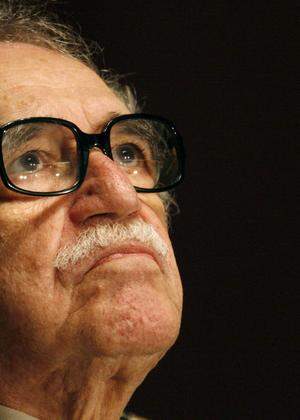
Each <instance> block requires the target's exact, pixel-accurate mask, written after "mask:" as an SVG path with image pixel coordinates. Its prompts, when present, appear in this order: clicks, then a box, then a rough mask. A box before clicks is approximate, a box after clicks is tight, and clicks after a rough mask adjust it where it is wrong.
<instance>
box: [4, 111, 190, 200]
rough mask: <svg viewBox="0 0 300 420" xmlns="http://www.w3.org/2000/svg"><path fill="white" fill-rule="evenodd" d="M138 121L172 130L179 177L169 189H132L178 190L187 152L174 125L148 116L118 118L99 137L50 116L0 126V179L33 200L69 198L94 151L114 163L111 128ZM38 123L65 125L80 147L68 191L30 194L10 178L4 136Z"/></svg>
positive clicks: (140, 189)
mask: <svg viewBox="0 0 300 420" xmlns="http://www.w3.org/2000/svg"><path fill="white" fill-rule="evenodd" d="M138 119H146V120H156V121H160V122H162V123H164V124H166V125H167V126H168V127H169V128H171V130H172V131H173V133H174V135H175V137H174V138H175V139H176V143H175V145H174V147H175V148H176V152H177V158H178V165H179V176H178V179H177V180H176V181H175V182H174V183H173V184H171V185H169V186H168V187H162V188H149V189H148V188H147V189H146V188H141V187H136V186H134V185H133V187H134V189H135V190H136V191H137V192H141V193H159V192H164V191H169V190H171V189H173V188H175V187H177V185H179V184H180V183H181V182H182V181H183V180H184V175H185V156H186V155H185V149H184V145H183V140H182V137H181V135H180V133H179V132H178V130H177V128H176V127H175V125H174V123H173V122H172V121H170V120H168V119H167V118H164V117H161V116H158V115H153V114H147V113H134V114H123V115H118V116H116V117H114V118H112V119H111V120H110V121H108V122H107V123H106V124H105V125H104V128H103V129H102V131H101V132H100V133H85V132H84V131H82V130H81V129H80V128H79V127H78V126H77V125H76V124H75V123H73V122H72V121H68V120H65V119H63V118H56V117H47V116H41V117H28V118H21V119H17V120H13V121H10V122H7V123H5V124H4V125H2V126H0V177H1V180H2V182H3V184H4V185H5V187H7V188H8V189H10V190H12V191H15V192H18V193H21V194H24V195H30V196H36V197H53V196H60V195H66V194H69V193H72V192H74V191H76V190H78V189H79V188H80V186H81V185H82V183H83V182H84V180H85V176H86V172H87V168H88V162H89V152H90V150H91V149H92V148H93V147H98V148H99V149H100V150H101V151H102V152H103V153H104V155H106V156H108V157H109V158H110V159H111V160H112V161H113V162H114V159H113V156H112V152H111V145H110V131H111V128H112V127H113V126H114V125H115V124H116V123H118V122H119V121H124V120H138ZM35 122H45V123H50V124H58V125H62V126H64V127H67V128H69V129H70V130H71V131H72V133H73V134H74V137H75V140H76V143H77V150H78V151H79V153H80V158H81V159H80V162H79V165H78V166H79V173H78V181H77V182H76V183H75V184H74V185H73V186H72V187H71V188H66V189H64V190H61V191H57V192H48V193H47V192H35V191H27V190H23V189H22V188H19V187H17V186H15V185H14V184H13V183H12V182H11V181H10V179H9V178H8V176H7V173H6V169H5V165H4V161H3V154H2V141H3V136H4V134H5V131H6V130H7V129H10V128H12V127H14V126H17V125H21V124H30V123H35ZM93 139H94V140H96V139H97V142H94V143H92V140H93ZM100 140H101V141H102V143H100Z"/></svg>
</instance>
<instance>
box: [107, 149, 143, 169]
mask: <svg viewBox="0 0 300 420" xmlns="http://www.w3.org/2000/svg"><path fill="white" fill-rule="evenodd" d="M113 155H114V160H115V161H117V162H118V163H119V164H121V165H127V166H128V165H134V164H137V163H138V161H139V160H141V159H143V154H142V151H141V150H140V148H139V147H137V146H136V145H134V144H122V145H120V146H118V147H116V148H115V149H114V153H113Z"/></svg>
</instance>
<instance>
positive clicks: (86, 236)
mask: <svg viewBox="0 0 300 420" xmlns="http://www.w3.org/2000/svg"><path fill="white" fill-rule="evenodd" d="M129 241H138V242H141V243H143V244H145V245H147V246H149V247H151V248H153V249H154V251H156V252H157V253H158V254H159V255H161V256H162V257H165V256H166V255H167V253H168V247H167V245H166V243H165V241H164V240H163V239H162V238H161V237H160V235H159V234H158V233H157V232H156V230H155V229H154V228H153V226H152V225H150V224H148V223H145V222H143V221H141V220H133V221H131V222H129V223H126V224H125V223H119V222H117V223H105V224H99V225H97V226H92V227H89V228H87V229H86V230H85V231H84V232H82V233H81V234H80V235H79V237H78V239H77V242H76V243H75V244H73V245H70V246H66V247H64V248H62V249H60V250H59V251H58V253H57V256H56V259H55V262H54V267H55V268H57V269H58V270H63V269H65V268H67V267H69V266H72V265H74V264H76V263H77V262H78V261H80V260H82V259H83V258H85V257H86V256H88V255H89V254H91V253H92V252H93V250H95V249H96V248H106V247H111V246H114V245H120V244H121V243H122V242H129Z"/></svg>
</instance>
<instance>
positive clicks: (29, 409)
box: [0, 1, 183, 419]
mask: <svg viewBox="0 0 300 420" xmlns="http://www.w3.org/2000/svg"><path fill="white" fill-rule="evenodd" d="M26 5H27V3H26ZM0 26H1V29H0V59H1V66H0V80H1V85H0V118H1V128H0V170H1V181H0V241H1V244H0V262H1V263H0V314H1V315H0V322H1V328H0V404H1V407H0V413H1V414H0V418H1V419H2V418H3V419H4V418H15V419H26V418H39V419H71V418H72V419H118V418H120V417H121V416H122V413H123V410H124V407H125V406H126V404H127V403H128V400H129V399H130V397H131V395H132V394H133V392H134V391H135V389H136V388H137V387H138V386H139V385H140V383H141V382H142V381H143V380H144V378H145V376H146V375H147V373H148V372H149V371H150V370H151V369H152V368H153V367H154V366H155V365H156V364H157V362H158V361H159V360H160V358H161V357H162V356H163V355H164V354H165V352H166V351H167V350H168V349H169V347H170V346H171V345H172V344H173V343H174V341H175V339H176V337H177V335H178V331H179V326H180V318H181V307H182V289H181V282H180V276H179V273H178V269H177V265H176V262H175V258H174V254H173V251H172V246H171V243H170V240H169V236H168V229H167V217H166V216H167V215H166V205H167V204H166V203H167V202H168V199H169V198H168V196H167V194H169V193H168V192H166V191H168V190H170V189H172V188H174V187H175V186H176V185H177V184H178V183H179V182H180V181H181V179H182V169H183V148H182V143H181V139H180V136H179V135H178V133H177V132H176V129H175V128H174V126H173V125H172V124H171V123H170V122H169V121H167V120H165V119H163V118H159V117H153V116H150V115H145V114H135V113H133V111H134V110H133V108H132V107H133V100H132V96H131V95H130V94H129V92H128V90H126V89H123V91H122V90H121V87H120V86H118V84H117V83H115V81H114V80H109V79H108V80H107V81H104V79H103V78H101V77H100V76H99V74H97V72H96V71H95V69H94V67H93V65H92V64H91V62H90V61H89V60H88V58H87V56H88V54H87V53H86V54H83V53H81V52H82V51H80V48H85V46H84V44H83V43H81V44H79V42H80V41H78V39H76V40H75V41H74V39H73V38H72V35H71V34H70V31H68V30H66V29H62V27H61V26H59V25H58V24H55V23H51V22H50V21H49V19H47V18H45V17H44V18H43V17H41V15H40V14H39V13H37V12H36V11H33V10H32V9H30V8H28V5H27V6H26V7H21V6H20V2H18V7H17V9H16V10H14V9H13V6H12V3H11V2H3V1H2V2H1V6H0ZM72 39H73V41H74V42H73V44H72V42H71V41H72ZM78 45H79V46H78ZM76 51H77V52H76ZM78 51H79V52H80V53H81V54H78Z"/></svg>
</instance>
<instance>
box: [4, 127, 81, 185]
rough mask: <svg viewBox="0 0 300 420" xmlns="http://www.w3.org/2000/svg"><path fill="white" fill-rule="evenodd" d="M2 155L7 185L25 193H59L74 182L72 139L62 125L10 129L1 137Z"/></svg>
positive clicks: (69, 131) (76, 166)
mask: <svg viewBox="0 0 300 420" xmlns="http://www.w3.org/2000/svg"><path fill="white" fill-rule="evenodd" d="M2 155H3V162H4V167H5V170H6V174H7V176H8V178H9V180H10V182H11V183H12V184H13V185H15V186H16V187H18V188H21V189H23V190H26V191H32V192H56V191H62V190H64V189H67V188H71V187H72V186H73V185H74V184H75V183H76V182H77V180H78V176H79V175H78V172H79V169H78V168H79V165H78V153H77V145H76V139H75V136H74V133H73V132H72V131H71V129H69V128H67V127H64V126H62V125H58V124H51V123H42V122H41V123H31V124H20V125H17V126H14V127H11V128H10V129H8V130H7V131H6V132H5V135H4V137H3V141H2Z"/></svg>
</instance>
